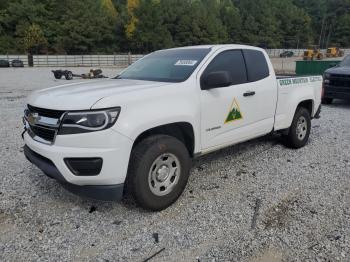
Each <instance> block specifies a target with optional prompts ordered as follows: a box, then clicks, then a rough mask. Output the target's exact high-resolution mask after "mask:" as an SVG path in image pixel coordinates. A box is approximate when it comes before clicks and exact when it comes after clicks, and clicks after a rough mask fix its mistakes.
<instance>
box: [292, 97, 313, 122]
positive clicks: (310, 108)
mask: <svg viewBox="0 0 350 262" xmlns="http://www.w3.org/2000/svg"><path fill="white" fill-rule="evenodd" d="M314 103H315V102H314V100H313V99H307V100H303V101H301V102H300V103H299V104H298V105H297V107H296V109H295V111H294V115H295V113H296V112H297V110H298V108H299V107H303V108H305V109H307V110H308V111H309V113H310V116H311V118H312V117H313V115H314V112H313V111H314Z"/></svg>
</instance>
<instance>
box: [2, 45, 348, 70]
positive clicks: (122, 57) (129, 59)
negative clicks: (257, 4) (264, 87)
mask: <svg viewBox="0 0 350 262" xmlns="http://www.w3.org/2000/svg"><path fill="white" fill-rule="evenodd" d="M343 50H344V51H345V55H348V54H350V49H343ZM266 51H267V53H268V54H269V56H270V57H271V58H278V57H279V56H280V54H281V53H282V52H284V51H292V52H293V53H294V59H298V58H299V57H300V58H301V56H302V54H303V52H304V51H305V50H304V49H267V50H266ZM322 52H323V53H325V52H326V50H322ZM141 57H143V55H140V54H118V55H34V56H33V62H34V66H42V67H66V66H67V67H68V66H69V67H71V66H101V67H108V66H116V67H126V66H127V65H129V64H130V63H134V62H135V61H137V60H138V59H140V58H141ZM0 59H5V60H8V61H12V60H13V59H20V60H22V61H23V63H24V65H25V66H28V57H27V55H0ZM278 63H279V64H281V65H280V67H281V68H284V67H285V66H286V67H287V68H288V71H289V70H292V67H291V66H290V65H289V63H288V65H287V64H286V65H285V64H284V62H283V61H282V62H278Z"/></svg>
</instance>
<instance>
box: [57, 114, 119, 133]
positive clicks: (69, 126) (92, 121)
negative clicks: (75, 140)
mask: <svg viewBox="0 0 350 262" xmlns="http://www.w3.org/2000/svg"><path fill="white" fill-rule="evenodd" d="M119 113H120V107H117V108H110V109H105V110H91V111H82V112H67V113H66V114H65V115H64V117H63V119H62V123H61V127H60V130H59V132H58V134H59V135H66V134H78V133H86V132H94V131H100V130H104V129H107V128H110V127H111V126H113V125H114V124H115V122H116V121H117V119H118V116H119Z"/></svg>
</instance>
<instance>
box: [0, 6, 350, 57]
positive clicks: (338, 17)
mask: <svg viewBox="0 0 350 262" xmlns="http://www.w3.org/2000/svg"><path fill="white" fill-rule="evenodd" d="M217 43H242V44H250V45H256V46H260V47H263V48H306V47H308V46H311V45H317V46H320V47H323V48H325V47H327V46H330V45H335V46H341V47H350V0H1V1H0V53H1V54H6V53H8V54H11V53H32V54H92V53H95V54H98V53H117V52H129V51H130V52H134V53H147V52H150V51H153V50H156V49H161V48H170V47H174V46H185V45H198V44H217Z"/></svg>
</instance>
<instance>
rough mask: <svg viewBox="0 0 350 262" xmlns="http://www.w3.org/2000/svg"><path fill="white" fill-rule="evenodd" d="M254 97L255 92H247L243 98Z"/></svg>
mask: <svg viewBox="0 0 350 262" xmlns="http://www.w3.org/2000/svg"><path fill="white" fill-rule="evenodd" d="M253 95H255V92H254V91H248V92H245V93H244V94H243V96H245V97H247V96H253Z"/></svg>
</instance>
